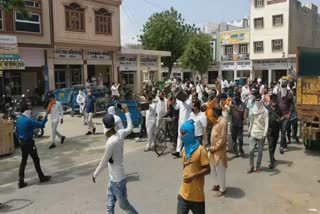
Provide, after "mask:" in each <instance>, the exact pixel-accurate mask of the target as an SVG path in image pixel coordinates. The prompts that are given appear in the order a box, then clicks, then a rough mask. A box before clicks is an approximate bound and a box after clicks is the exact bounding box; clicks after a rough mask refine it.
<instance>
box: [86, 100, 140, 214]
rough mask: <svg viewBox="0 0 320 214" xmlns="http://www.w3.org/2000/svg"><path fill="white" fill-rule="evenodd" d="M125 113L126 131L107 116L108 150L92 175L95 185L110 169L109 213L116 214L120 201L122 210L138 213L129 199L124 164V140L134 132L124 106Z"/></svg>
mask: <svg viewBox="0 0 320 214" xmlns="http://www.w3.org/2000/svg"><path fill="white" fill-rule="evenodd" d="M122 110H123V112H125V115H126V119H127V123H128V126H127V128H125V129H120V130H117V127H116V123H115V119H114V116H113V115H111V114H106V115H105V116H104V118H103V120H102V121H103V124H104V126H105V128H106V130H105V131H106V133H105V135H106V137H107V138H108V140H107V143H106V149H105V152H104V155H103V158H102V160H101V161H100V164H99V166H98V167H97V168H96V170H95V172H94V173H93V175H92V181H93V182H94V183H95V182H96V178H97V177H98V175H99V174H100V173H101V172H102V170H103V169H104V168H106V167H107V166H108V168H109V186H108V194H107V213H109V214H114V206H115V203H116V201H119V206H120V208H121V209H122V210H124V211H126V212H127V213H130V214H136V213H138V212H137V211H136V210H135V208H134V207H133V206H132V205H131V204H130V203H129V201H128V198H127V178H126V174H125V169H124V163H123V147H124V145H123V144H124V138H126V137H127V136H128V135H129V134H130V133H131V132H132V129H133V127H132V120H131V116H130V113H129V110H128V107H127V106H122Z"/></svg>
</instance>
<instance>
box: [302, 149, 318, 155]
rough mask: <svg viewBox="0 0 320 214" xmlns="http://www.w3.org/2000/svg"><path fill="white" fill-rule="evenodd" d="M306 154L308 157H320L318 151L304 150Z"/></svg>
mask: <svg viewBox="0 0 320 214" xmlns="http://www.w3.org/2000/svg"><path fill="white" fill-rule="evenodd" d="M304 153H305V154H306V155H307V156H312V157H320V151H316V150H304Z"/></svg>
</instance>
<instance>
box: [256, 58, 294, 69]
mask: <svg viewBox="0 0 320 214" xmlns="http://www.w3.org/2000/svg"><path fill="white" fill-rule="evenodd" d="M292 64H293V63H288V62H287V60H285V59H275V60H257V61H254V63H253V67H254V70H269V69H271V70H287V69H288V68H289V67H290V65H292Z"/></svg>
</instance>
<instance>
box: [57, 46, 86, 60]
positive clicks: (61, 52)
mask: <svg viewBox="0 0 320 214" xmlns="http://www.w3.org/2000/svg"><path fill="white" fill-rule="evenodd" d="M54 58H55V59H82V50H81V49H64V48H57V49H55V50H54Z"/></svg>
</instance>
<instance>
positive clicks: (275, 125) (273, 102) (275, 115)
mask: <svg viewBox="0 0 320 214" xmlns="http://www.w3.org/2000/svg"><path fill="white" fill-rule="evenodd" d="M267 108H268V111H269V129H268V134H267V138H268V143H269V157H270V165H269V168H270V169H273V168H274V167H275V162H276V159H275V158H274V153H275V151H276V147H277V143H278V140H279V133H280V129H281V121H282V118H281V110H280V109H279V106H278V96H277V95H276V94H272V95H271V97H270V105H269V106H268V107H267Z"/></svg>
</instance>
